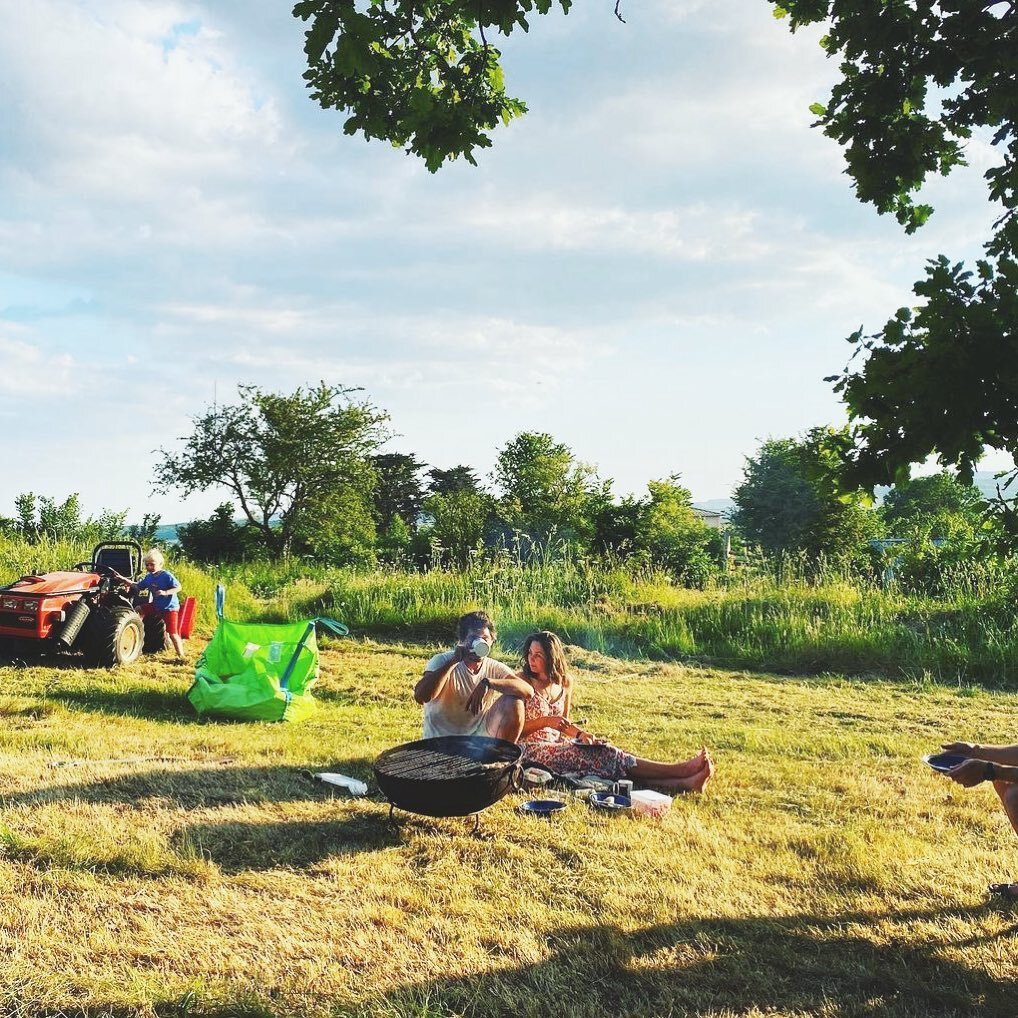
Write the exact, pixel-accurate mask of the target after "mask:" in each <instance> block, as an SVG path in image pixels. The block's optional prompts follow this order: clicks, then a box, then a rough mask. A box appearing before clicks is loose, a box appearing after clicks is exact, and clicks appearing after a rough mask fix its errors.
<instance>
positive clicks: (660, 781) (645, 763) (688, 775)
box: [626, 749, 714, 792]
mask: <svg viewBox="0 0 1018 1018" xmlns="http://www.w3.org/2000/svg"><path fill="white" fill-rule="evenodd" d="M713 775H714V761H713V760H711V758H710V754H709V753H708V752H707V750H706V749H703V750H701V751H700V753H698V754H697V755H696V756H695V757H692V758H691V759H690V760H683V761H681V762H679V763H672V764H669V763H661V762H659V761H657V760H643V759H641V758H640V757H637V758H636V763H635V764H634V765H633V766H632V767H630V768H629V769H628V770H627V771H626V776H627V777H630V778H639V779H640V780H641V781H647V782H649V783H650V784H653V785H661V786H662V787H665V788H675V789H679V790H682V791H692V792H699V791H702V790H703V787H704V785H706V784H707V782H708V781H710V779H711V778H712V777H713Z"/></svg>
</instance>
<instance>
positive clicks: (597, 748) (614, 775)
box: [522, 693, 636, 781]
mask: <svg viewBox="0 0 1018 1018" xmlns="http://www.w3.org/2000/svg"><path fill="white" fill-rule="evenodd" d="M523 708H524V713H525V719H526V720H527V721H533V720H534V719H535V718H547V717H563V716H564V715H563V713H562V695H561V694H559V696H557V697H556V698H555V699H554V700H549V699H548V698H547V697H546V696H544V695H543V694H541V693H534V695H533V696H531V697H530V698H529V699H527V700H525V701H524V704H523ZM522 746H523V759H524V762H525V763H528V764H538V765H540V766H541V767H547V768H548V770H550V771H554V772H555V773H556V774H596V775H597V776H598V777H599V778H608V780H610V781H618V779H619V778H624V777H625V776H626V772H627V771H628V770H629V768H630V767H633V766H635V765H636V757H634V756H632V755H631V754H630V753H626V752H624V751H623V750H621V749H616V748H615V747H614V746H611V745H607V744H599V745H592V746H590V745H580V744H578V743H575V742H574V741H573V740H572V739H566V738H563V736H562V733H561V732H559V731H556V730H555V729H554V728H538V729H537V731H535V732H531V733H530V735H528V736H527V737H526V738H525V739H524V740H522Z"/></svg>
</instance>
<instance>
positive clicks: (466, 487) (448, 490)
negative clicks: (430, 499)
mask: <svg viewBox="0 0 1018 1018" xmlns="http://www.w3.org/2000/svg"><path fill="white" fill-rule="evenodd" d="M428 478H429V480H428V491H429V492H430V493H431V494H432V495H451V494H452V493H453V492H457V491H463V492H469V493H471V494H474V495H479V494H481V492H482V491H483V490H484V489H483V488H482V487H481V481H480V478H479V477H478V476H477V474H475V473H474V471H473V469H472V468H471V467H468V466H464V465H463V464H460V465H459V466H455V467H450V468H449V469H448V470H442V469H441V468H439V467H432V468H431V469H430V470H429V471H428Z"/></svg>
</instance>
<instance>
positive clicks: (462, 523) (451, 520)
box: [423, 490, 493, 569]
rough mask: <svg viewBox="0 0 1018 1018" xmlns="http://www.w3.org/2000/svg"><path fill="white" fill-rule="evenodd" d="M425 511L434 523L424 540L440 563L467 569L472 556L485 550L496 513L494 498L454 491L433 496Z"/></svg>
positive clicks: (429, 497)
mask: <svg viewBox="0 0 1018 1018" xmlns="http://www.w3.org/2000/svg"><path fill="white" fill-rule="evenodd" d="M424 511H425V512H426V513H427V514H428V515H429V516H430V518H431V522H430V524H429V525H428V526H427V527H426V528H424V531H423V536H426V537H427V538H428V539H429V541H430V542H431V545H432V548H433V550H434V552H435V554H436V555H437V557H438V561H439V563H442V564H449V565H455V566H458V567H460V568H461V569H462V568H466V567H467V566H468V565H469V564H470V560H471V556H473V555H476V554H478V553H479V552H480V551H481V549H483V547H484V537H485V534H486V532H487V530H488V525H489V521H490V520H491V516H492V511H493V502H492V499H491V496H490V495H487V494H484V493H483V492H472V491H455V490H454V491H450V492H448V493H447V494H444V495H440V494H433V495H429V496H428V498H427V499H426V500H425V502H424Z"/></svg>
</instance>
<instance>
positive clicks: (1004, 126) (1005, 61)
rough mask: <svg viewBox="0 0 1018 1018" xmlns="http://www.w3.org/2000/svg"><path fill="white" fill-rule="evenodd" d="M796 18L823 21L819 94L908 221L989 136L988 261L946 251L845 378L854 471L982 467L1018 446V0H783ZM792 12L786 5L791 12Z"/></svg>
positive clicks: (917, 218) (886, 209)
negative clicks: (830, 75) (931, 180)
mask: <svg viewBox="0 0 1018 1018" xmlns="http://www.w3.org/2000/svg"><path fill="white" fill-rule="evenodd" d="M780 12H781V13H782V14H787V16H788V18H789V25H790V27H791V29H792V30H793V31H794V30H795V29H796V28H798V27H799V26H801V25H805V24H811V23H816V22H824V23H825V24H826V25H827V27H828V34H827V35H826V36H825V37H824V39H823V41H822V45H823V47H824V49H825V50H826V52H827V53H828V55H829V56H830V57H832V58H834V59H837V60H838V61H839V69H840V73H841V78H840V81H839V82H838V83H837V84H836V85H835V86H834V88H833V90H832V93H831V95H830V97H829V99H828V101H827V102H826V103H825V104H820V103H817V104H814V105H813V106H812V107H811V110H812V112H813V113H814V114H815V115H816V116H818V117H819V121H818V124H819V126H821V127H822V128H823V131H824V133H825V134H826V135H827V136H828V137H830V138H833V139H834V140H835V141H836V142H837V143H838V144H839V145H841V146H842V147H843V148H844V151H845V159H846V163H847V172H848V174H849V176H850V177H851V178H852V180H853V181H854V183H855V190H856V194H857V195H858V197H859V199H860V200H861V201H864V202H869V203H872V204H873V205H874V206H875V207H876V209H877V210H878V212H880V213H891V214H893V215H894V216H895V217H896V218H897V220H898V221H899V222H900V223H901V224H902V225H903V226H904V228H905V230H906V231H907V232H909V233H911V232H913V231H915V230H916V229H918V228H919V227H920V226H922V225H923V223H925V222H926V221H927V219H928V218H929V216H930V215H931V214H932V212H933V209H932V208H931V207H930V206H929V205H927V204H923V203H921V202H918V201H917V200H916V196H917V194H918V192H919V191H920V189H921V187H922V185H923V184H924V182H925V181H926V179H927V178H928V177H929V175H930V174H944V175H946V174H948V173H950V172H951V171H952V170H954V169H955V168H956V167H958V166H961V165H963V164H964V163H965V146H966V142H967V141H968V140H969V139H971V138H973V137H974V136H975V135H977V134H978V135H979V136H980V137H985V138H987V139H988V140H989V141H990V143H991V144H992V146H993V147H994V149H995V150H996V152H997V155H998V161H997V163H996V164H995V165H993V166H991V167H990V168H989V169H987V170H986V171H985V173H984V174H983V177H984V180H985V183H986V188H987V197H988V199H989V200H990V202H991V203H992V204H993V205H994V206H996V208H997V209H998V210H999V211H1000V215H999V217H998V218H997V220H996V222H995V223H994V227H993V234H992V236H991V237H990V238H989V240H988V241H987V242H986V244H985V245H984V250H985V258H983V259H981V260H979V261H978V262H977V263H976V266H975V268H974V270H973V269H970V268H966V266H964V265H963V264H962V263H959V262H955V261H953V260H952V259H949V258H948V257H947V256H946V255H940V256H939V257H938V258H935V259H932V260H931V261H930V262H929V263H928V265H927V268H926V274H925V278H924V279H922V280H920V281H918V282H917V283H916V284H915V287H914V292H915V295H916V297H917V298H918V299H919V300H918V303H917V306H916V307H915V308H901V309H899V310H898V312H897V313H896V314H895V315H894V316H893V317H892V318H891V319H890V320H889V321H888V322H887V324H886V325H885V326H884V327H883V329H881V330H880V331H879V332H876V333H873V334H871V335H864V334H863V330H862V329H860V330H859V331H857V332H856V333H855V334H853V336H851V337H850V342H851V343H852V344H853V346H854V347H855V351H854V354H853V357H852V359H851V360H850V361H849V364H848V366H847V367H846V368H845V371H844V372H843V373H842V374H841V375H840V376H833V377H832V378H831V379H829V380H830V381H834V382H836V383H837V384H836V386H835V388H836V390H837V391H839V392H841V393H842V395H843V397H844V399H845V402H846V403H847V405H848V409H849V413H850V416H851V418H852V420H853V421H854V422H855V428H854V435H853V437H854V446H855V448H854V452H853V454H852V456H851V459H852V460H853V463H852V469H851V470H850V472H849V478H850V480H851V481H852V482H853V483H854V482H859V483H865V484H867V485H873V484H877V483H888V482H890V481H891V480H893V479H894V478H896V477H901V476H903V475H905V474H907V471H908V468H909V466H910V465H911V464H913V463H917V462H923V461H925V460H926V459H927V458H928V457H930V456H931V455H934V454H935V455H936V456H937V457H938V458H939V460H940V462H941V463H942V464H944V465H946V466H953V467H956V468H958V469H959V471H960V473H961V475H962V477H963V478H970V477H971V474H972V469H973V465H974V463H975V462H976V460H977V459H978V458H979V456H980V455H981V454H982V453H983V452H984V450H985V449H986V448H988V447H989V448H993V449H998V450H1004V451H1006V452H1009V453H1010V454H1011V455H1012V456H1015V455H1016V454H1018V369H1016V364H1018V338H1016V336H1015V325H1016V323H1018V300H1016V293H1018V220H1016V217H1015V211H1016V202H1018V9H1016V5H1015V4H1014V3H1012V2H1010V0H983V2H978V3H971V2H968V0H880V2H873V0H839V2H838V3H833V2H830V0H781V4H780ZM776 13H778V11H776Z"/></svg>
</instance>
